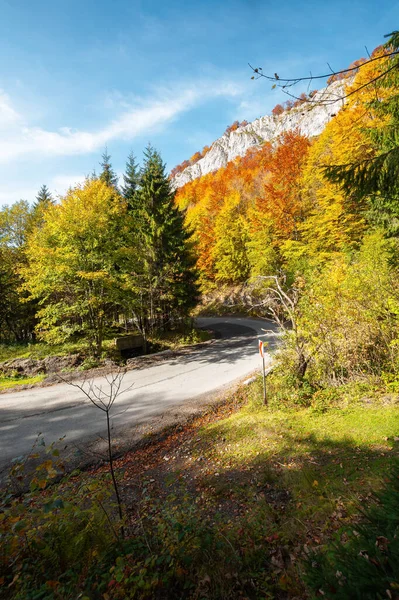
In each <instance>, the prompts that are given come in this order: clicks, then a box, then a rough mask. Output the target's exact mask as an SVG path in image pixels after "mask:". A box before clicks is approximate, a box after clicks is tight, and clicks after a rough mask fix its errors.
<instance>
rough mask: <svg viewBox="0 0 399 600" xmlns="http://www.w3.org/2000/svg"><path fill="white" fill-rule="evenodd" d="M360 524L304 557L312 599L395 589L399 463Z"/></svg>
mask: <svg viewBox="0 0 399 600" xmlns="http://www.w3.org/2000/svg"><path fill="white" fill-rule="evenodd" d="M362 517H363V518H362V522H361V523H360V524H358V525H354V526H352V527H351V529H350V530H348V531H345V532H344V534H343V535H342V536H341V540H342V539H344V540H346V541H341V540H337V541H336V542H334V543H331V544H330V545H328V546H327V548H323V550H322V552H319V553H313V554H312V555H311V556H310V558H309V560H308V561H307V570H306V583H307V584H308V585H309V587H310V589H311V590H312V591H313V593H314V595H313V597H314V598H320V597H324V598H329V599H330V600H354V599H356V598H357V599H359V600H376V599H379V598H381V599H382V598H391V599H393V598H397V597H398V591H399V466H396V468H395V469H394V470H393V472H392V474H391V477H390V479H389V481H388V482H387V483H386V484H385V487H384V489H383V491H382V492H380V493H379V494H377V495H376V502H375V503H374V504H373V505H372V506H371V507H369V508H368V509H366V511H365V512H363V514H362Z"/></svg>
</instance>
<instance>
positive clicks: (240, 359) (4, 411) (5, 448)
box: [0, 317, 278, 470]
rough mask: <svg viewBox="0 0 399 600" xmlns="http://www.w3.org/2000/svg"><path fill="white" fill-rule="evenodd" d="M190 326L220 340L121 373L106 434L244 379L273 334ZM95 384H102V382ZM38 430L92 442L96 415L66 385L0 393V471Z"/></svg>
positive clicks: (222, 321) (251, 327)
mask: <svg viewBox="0 0 399 600" xmlns="http://www.w3.org/2000/svg"><path fill="white" fill-rule="evenodd" d="M198 325H199V326H200V327H210V328H212V329H214V330H215V331H216V332H217V333H218V335H219V336H220V338H219V339H216V340H213V341H212V342H211V343H208V344H204V345H202V346H201V347H198V348H194V349H192V350H191V351H186V352H184V353H182V354H179V353H177V355H176V356H169V357H167V356H165V357H163V360H162V361H160V362H158V363H157V364H153V365H152V366H146V365H143V366H142V367H140V368H138V369H133V370H131V371H128V372H127V373H126V375H125V376H124V379H123V383H122V389H123V390H126V391H125V392H124V393H123V394H121V395H120V396H119V397H118V398H117V400H116V402H115V405H114V407H113V409H112V413H111V414H112V424H113V432H114V434H116V433H117V432H118V431H122V430H123V428H126V427H127V426H133V425H135V426H137V425H140V424H143V423H145V422H146V421H148V420H150V419H151V418H153V417H154V416H159V415H162V414H163V413H165V412H166V411H168V410H170V409H171V408H175V407H181V406H182V405H184V404H185V403H187V402H188V401H190V402H191V401H193V400H195V399H196V398H200V397H203V396H204V395H206V394H208V395H209V394H210V393H213V392H215V391H217V390H219V389H221V388H223V387H224V386H227V385H228V384H232V383H234V382H235V381H237V380H239V379H243V378H245V376H247V375H249V374H250V373H252V372H253V371H254V370H255V369H257V368H259V367H260V358H259V355H258V338H259V339H263V340H265V341H267V342H269V347H270V349H271V350H272V349H273V348H274V347H275V345H276V343H277V338H278V330H277V327H276V326H275V325H273V324H272V323H270V322H268V321H261V320H257V319H247V318H242V319H240V318H233V317H231V318H225V317H220V318H203V319H198ZM265 329H266V330H269V332H268V333H265V331H264V330H265ZM95 383H96V384H97V385H102V386H104V389H105V387H106V383H105V381H104V379H100V378H99V379H98V380H96V381H95ZM39 433H41V434H42V435H43V437H44V439H45V440H46V442H47V443H50V442H53V441H56V440H58V439H59V438H61V437H62V436H64V435H65V436H66V437H65V443H68V444H72V445H73V444H74V443H78V442H79V443H81V442H85V440H87V441H88V440H93V439H95V438H96V437H99V436H103V435H104V434H105V420H104V413H103V412H101V411H100V410H98V409H96V408H95V407H93V406H92V404H91V403H90V401H88V400H87V399H85V397H84V394H82V392H81V391H80V390H79V389H77V388H75V387H72V386H71V385H69V384H66V383H65V384H64V383H63V384H57V385H54V386H51V387H43V388H40V387H36V388H32V389H29V390H21V391H19V392H10V393H7V394H2V395H0V470H1V469H4V468H5V467H6V466H8V465H9V464H10V462H11V460H12V459H13V458H15V457H18V456H21V455H24V454H27V453H29V452H30V450H31V448H32V445H33V444H34V442H35V440H36V439H37V435H38V434H39Z"/></svg>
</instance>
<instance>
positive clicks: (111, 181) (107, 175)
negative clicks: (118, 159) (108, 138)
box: [100, 147, 118, 190]
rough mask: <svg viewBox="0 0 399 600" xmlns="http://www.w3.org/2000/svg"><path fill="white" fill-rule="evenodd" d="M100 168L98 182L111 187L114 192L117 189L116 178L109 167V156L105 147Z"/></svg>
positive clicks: (110, 166)
mask: <svg viewBox="0 0 399 600" xmlns="http://www.w3.org/2000/svg"><path fill="white" fill-rule="evenodd" d="M100 165H101V167H102V171H101V175H100V180H101V181H103V182H104V183H106V184H107V185H108V186H109V187H113V188H115V189H116V190H117V189H118V177H117V175H116V173H115V171H114V170H113V168H112V165H111V155H110V154H108V148H107V147H105V150H104V153H103V155H102V162H101V163H100Z"/></svg>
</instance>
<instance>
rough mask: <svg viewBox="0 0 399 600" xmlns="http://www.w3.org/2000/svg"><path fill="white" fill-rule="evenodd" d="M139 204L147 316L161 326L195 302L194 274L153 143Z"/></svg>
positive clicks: (180, 217)
mask: <svg viewBox="0 0 399 600" xmlns="http://www.w3.org/2000/svg"><path fill="white" fill-rule="evenodd" d="M137 203H138V206H139V209H138V219H137V225H138V228H139V240H140V248H141V256H142V273H141V277H142V279H141V281H142V282H145V283H144V287H145V296H146V305H147V306H148V309H149V310H148V314H147V318H148V319H149V324H150V327H153V326H154V325H156V324H162V325H165V324H166V323H168V322H169V321H170V319H171V318H173V317H174V316H185V315H187V314H188V312H189V310H190V309H191V308H192V307H194V306H195V304H196V303H197V300H198V287H197V273H196V271H195V259H194V256H193V250H192V248H191V247H190V243H189V237H190V234H189V232H188V231H187V230H186V229H185V227H184V215H183V213H182V212H180V211H179V209H178V208H177V207H176V205H175V193H174V191H173V190H172V188H171V186H170V182H169V178H168V176H167V174H166V169H165V165H164V163H163V162H162V159H161V156H160V154H159V153H158V152H157V151H156V150H155V149H154V148H152V147H151V146H148V147H147V148H146V150H145V152H144V165H143V169H142V173H141V178H140V187H139V189H138V192H137Z"/></svg>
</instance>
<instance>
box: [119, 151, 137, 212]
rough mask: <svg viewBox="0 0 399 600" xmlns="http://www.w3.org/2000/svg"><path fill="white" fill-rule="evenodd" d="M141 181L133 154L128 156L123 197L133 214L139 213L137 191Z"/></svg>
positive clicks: (122, 188)
mask: <svg viewBox="0 0 399 600" xmlns="http://www.w3.org/2000/svg"><path fill="white" fill-rule="evenodd" d="M139 181H140V171H139V168H138V165H137V164H136V159H135V157H134V154H133V152H131V153H130V154H129V156H128V159H127V162H126V171H125V173H124V174H123V185H122V187H121V191H122V196H123V197H124V198H125V200H126V201H127V203H128V206H129V209H130V211H131V212H133V213H134V212H136V211H137V208H138V207H137V189H138V185H139Z"/></svg>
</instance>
